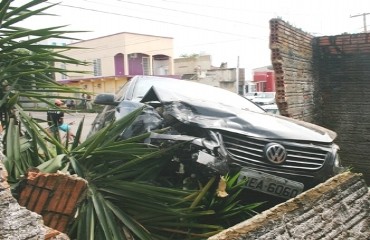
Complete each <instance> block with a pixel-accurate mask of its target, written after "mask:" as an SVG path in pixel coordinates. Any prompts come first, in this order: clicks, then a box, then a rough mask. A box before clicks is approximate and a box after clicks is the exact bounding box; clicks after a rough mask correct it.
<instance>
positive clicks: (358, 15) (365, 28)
mask: <svg viewBox="0 0 370 240" xmlns="http://www.w3.org/2000/svg"><path fill="white" fill-rule="evenodd" d="M369 14H370V13H362V14H357V15H353V16H350V17H351V18H352V17H361V16H362V18H363V19H364V32H365V33H367V26H366V15H369Z"/></svg>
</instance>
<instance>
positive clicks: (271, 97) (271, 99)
mask: <svg viewBox="0 0 370 240" xmlns="http://www.w3.org/2000/svg"><path fill="white" fill-rule="evenodd" d="M275 95H276V92H260V93H259V94H257V96H255V97H254V98H253V100H252V101H253V102H254V103H256V104H258V105H269V104H274V103H275Z"/></svg>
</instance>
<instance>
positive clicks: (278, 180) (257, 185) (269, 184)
mask: <svg viewBox="0 0 370 240" xmlns="http://www.w3.org/2000/svg"><path fill="white" fill-rule="evenodd" d="M245 177H246V178H247V183H246V185H245V188H248V189H252V190H255V191H259V192H263V193H266V194H269V195H274V196H278V197H281V198H287V199H289V198H294V197H295V196H297V195H298V194H300V193H301V192H302V191H303V188H304V185H303V184H302V183H300V182H296V181H292V180H289V179H285V178H282V177H278V176H274V175H271V174H268V173H264V172H259V171H255V170H250V169H242V170H241V172H240V177H239V179H241V178H245Z"/></svg>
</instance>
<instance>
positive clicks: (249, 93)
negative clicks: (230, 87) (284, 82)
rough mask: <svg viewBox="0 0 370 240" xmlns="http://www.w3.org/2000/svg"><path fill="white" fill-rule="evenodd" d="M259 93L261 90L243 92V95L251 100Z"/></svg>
mask: <svg viewBox="0 0 370 240" xmlns="http://www.w3.org/2000/svg"><path fill="white" fill-rule="evenodd" d="M261 93H262V92H248V93H245V95H244V97H246V98H247V99H249V100H253V99H255V98H256V97H257V96H258V95H259V94H261Z"/></svg>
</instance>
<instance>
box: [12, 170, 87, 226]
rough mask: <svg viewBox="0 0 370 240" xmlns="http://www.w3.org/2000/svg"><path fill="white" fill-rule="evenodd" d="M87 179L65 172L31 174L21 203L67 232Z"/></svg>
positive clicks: (82, 195)
mask: <svg viewBox="0 0 370 240" xmlns="http://www.w3.org/2000/svg"><path fill="white" fill-rule="evenodd" d="M86 189H87V181H86V180H84V179H82V178H80V177H77V176H71V175H68V174H64V173H50V174H46V173H41V172H39V171H37V170H32V171H29V172H28V173H27V180H26V183H25V185H24V187H23V189H22V190H21V193H20V197H19V204H20V205H21V206H25V207H26V208H27V209H29V210H31V211H33V212H35V213H38V214H41V215H42V216H43V219H44V223H45V225H47V226H49V227H50V228H53V229H56V230H58V231H60V232H66V230H67V228H68V224H69V223H70V222H71V220H72V219H73V217H74V214H75V212H76V208H77V206H78V203H79V202H80V201H81V199H82V198H83V197H84V196H85V192H86Z"/></svg>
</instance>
